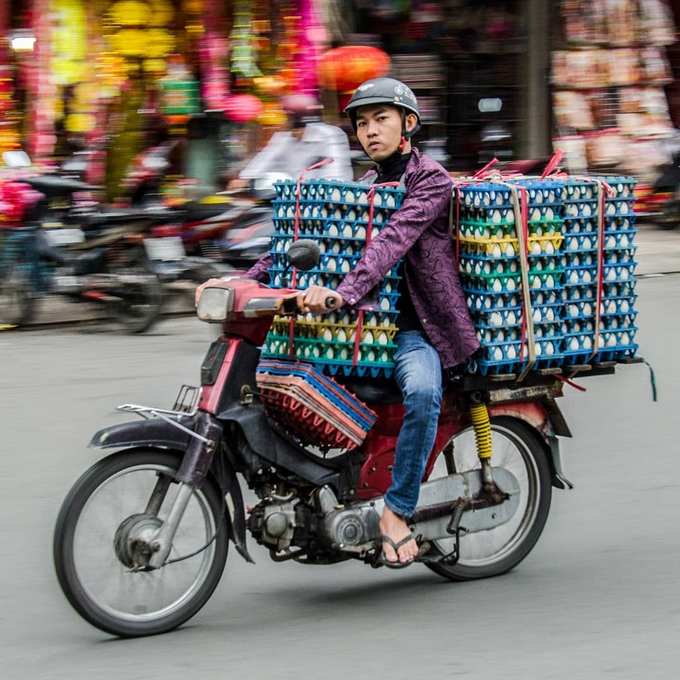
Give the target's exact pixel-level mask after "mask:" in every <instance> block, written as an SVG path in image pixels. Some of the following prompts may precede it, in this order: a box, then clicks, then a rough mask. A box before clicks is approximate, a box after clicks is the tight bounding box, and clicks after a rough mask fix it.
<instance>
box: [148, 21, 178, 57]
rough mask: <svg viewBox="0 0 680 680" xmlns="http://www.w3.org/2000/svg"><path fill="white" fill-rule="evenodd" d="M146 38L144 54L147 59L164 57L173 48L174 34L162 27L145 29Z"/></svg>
mask: <svg viewBox="0 0 680 680" xmlns="http://www.w3.org/2000/svg"><path fill="white" fill-rule="evenodd" d="M146 40H147V45H146V50H145V52H144V55H145V56H146V57H148V58H149V59H158V58H160V57H164V56H166V55H167V54H168V53H169V52H172V51H173V49H174V48H175V36H174V35H172V33H170V31H166V30H165V29H163V28H152V29H150V30H148V31H146Z"/></svg>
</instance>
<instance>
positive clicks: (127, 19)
mask: <svg viewBox="0 0 680 680" xmlns="http://www.w3.org/2000/svg"><path fill="white" fill-rule="evenodd" d="M678 20H680V1H676V0H674V1H673V2H671V1H670V0H588V1H582V0H552V1H545V0H490V1H487V2H484V3H480V2H478V1H476V0H447V1H445V2H421V1H417V0H413V1H408V0H373V1H370V2H369V1H367V0H271V1H269V0H258V1H257V2H248V1H246V0H231V1H229V0H88V1H86V0H3V1H2V2H1V3H0V154H2V158H3V160H4V164H3V165H0V227H5V229H2V228H0V278H2V281H3V285H2V286H0V310H3V309H5V308H6V307H7V306H8V304H9V305H11V304H14V306H15V307H16V306H17V305H19V307H22V306H23V308H21V309H13V310H11V311H9V312H7V311H0V324H2V325H3V327H15V326H20V325H25V323H26V322H27V321H29V320H34V319H35V316H36V311H35V309H34V307H35V305H33V304H32V302H31V301H30V300H29V301H26V299H24V300H23V301H22V300H21V299H18V298H17V295H18V296H19V297H20V296H21V295H22V293H21V292H19V293H16V294H15V289H16V288H17V286H18V287H20V288H21V287H23V288H24V289H26V288H30V291H31V297H32V298H37V297H40V296H44V294H45V293H52V294H57V295H61V296H62V297H63V296H65V295H66V296H70V302H72V301H73V299H74V296H76V297H78V296H79V300H80V301H82V300H83V294H85V299H86V300H87V301H88V302H98V303H102V302H107V301H109V302H110V301H111V299H112V298H111V294H112V293H111V286H110V285H109V287H108V288H106V287H105V286H103V283H102V285H101V286H100V290H94V291H93V290H92V285H90V284H91V283H92V281H87V282H84V281H83V280H82V276H83V275H87V276H89V275H91V274H100V273H102V272H103V273H111V272H112V271H119V270H121V268H123V266H125V267H128V268H130V267H131V266H132V265H134V266H135V267H136V269H135V271H137V272H138V273H139V272H141V271H142V269H145V270H148V272H150V273H152V274H153V275H154V276H155V277H156V278H157V279H158V282H159V283H160V284H162V286H163V288H162V291H156V292H153V291H152V290H151V288H152V287H151V286H148V287H147V288H148V289H147V290H146V292H144V291H142V293H140V296H141V302H139V304H138V305H137V307H138V309H137V312H138V314H137V316H140V315H141V316H143V315H144V312H143V310H142V306H143V305H144V304H146V305H147V307H148V309H147V320H146V321H144V320H141V321H140V320H139V319H138V320H137V321H132V322H131V321H130V320H129V319H128V320H127V326H128V329H130V328H132V329H137V330H139V329H143V330H146V327H147V326H148V325H149V324H148V321H149V319H150V318H151V317H152V316H153V314H154V312H153V309H152V308H157V307H159V305H160V303H161V302H162V303H163V305H164V307H165V309H166V310H167V309H186V301H187V299H188V298H186V296H185V300H184V302H183V303H181V304H180V307H179V308H176V307H173V304H174V302H172V300H171V302H170V303H169V304H167V301H168V292H169V291H170V292H172V291H173V290H174V291H175V292H177V291H180V292H181V290H182V285H183V282H189V283H193V284H195V283H196V282H198V281H202V280H205V278H206V277H208V276H210V275H214V274H220V273H223V272H224V271H230V270H232V269H234V268H236V269H243V268H244V267H248V266H249V265H250V264H252V263H253V262H254V261H255V260H256V259H257V258H258V257H259V256H260V255H261V254H262V253H264V252H265V251H266V250H267V248H268V244H269V241H268V239H269V235H270V234H271V230H272V223H271V214H270V211H269V208H268V202H269V200H270V199H271V197H272V195H273V194H272V183H273V182H274V181H276V179H281V178H283V177H286V176H287V177H296V178H297V177H298V175H299V173H300V171H301V170H303V169H304V168H305V167H307V166H308V165H311V164H312V163H314V162H315V161H318V160H320V159H321V158H323V157H324V156H327V155H328V156H331V157H333V158H334V163H333V164H331V165H330V166H328V167H327V168H326V169H325V170H323V171H318V172H317V174H318V175H319V174H320V175H321V176H324V177H338V178H342V179H351V178H352V177H354V178H358V177H359V176H360V175H361V174H363V172H364V171H365V170H366V169H367V167H368V166H369V159H368V158H367V157H366V156H365V154H364V153H363V151H362V150H361V148H360V147H359V146H358V144H357V142H356V140H355V139H354V138H353V135H352V131H351V129H350V127H349V124H348V121H347V120H346V118H345V117H344V116H343V114H342V110H343V108H344V106H345V104H346V103H347V101H348V100H349V98H350V97H351V95H352V93H353V91H354V89H355V88H356V87H357V86H358V85H359V84H360V83H361V82H362V81H364V80H366V79H368V78H371V77H376V76H382V75H391V76H394V77H396V78H399V79H401V80H403V81H404V82H406V83H407V84H408V85H409V86H411V88H412V89H413V90H414V91H415V93H416V95H417V97H418V101H419V104H420V108H421V111H422V114H423V128H422V130H421V132H420V133H419V135H418V138H417V140H416V141H417V144H418V145H419V146H420V148H421V149H422V150H424V151H426V152H428V153H429V154H430V155H432V156H433V157H435V158H436V159H437V160H438V161H440V162H441V163H442V164H443V165H444V166H445V167H446V168H447V169H448V170H449V172H450V173H451V174H452V176H456V175H465V174H468V173H471V172H474V171H475V170H477V169H478V168H480V167H481V166H483V165H485V164H486V163H488V162H489V161H491V160H493V159H497V160H498V161H500V163H501V166H500V167H501V168H505V169H508V170H511V171H520V172H524V173H525V174H540V172H541V171H542V170H543V168H544V167H545V164H546V162H547V160H548V159H549V158H550V156H551V154H552V153H553V151H554V150H556V149H561V150H562V151H563V152H564V154H565V157H564V160H563V167H564V169H566V170H567V171H569V172H570V173H572V174H576V175H578V174H585V173H596V172H599V173H603V172H604V173H624V174H630V175H633V176H634V177H635V178H636V179H637V181H638V187H637V197H638V205H637V208H638V214H640V215H642V216H643V217H645V218H646V219H647V221H648V222H649V223H651V224H655V225H657V226H660V227H664V228H666V229H673V228H675V227H676V226H677V225H679V224H680V156H679V155H678V151H680V138H679V137H678V135H677V132H676V126H680V82H679V81H678V80H677V76H678V74H680V47H678V45H677V43H676V34H677V25H678V23H677V22H678ZM7 152H9V153H7ZM45 174H48V175H50V176H51V177H52V178H54V177H56V178H59V182H61V183H60V184H59V183H57V184H56V185H55V183H54V181H52V183H51V184H50V186H49V187H46V186H45V183H44V182H42V184H40V185H39V186H38V184H36V182H35V181H33V183H32V185H31V186H32V188H33V189H34V190H36V191H37V193H36V192H33V193H31V192H28V191H27V190H26V184H25V183H24V184H21V183H20V184H19V185H17V183H16V180H17V179H21V178H23V179H24V180H25V179H26V178H27V177H36V176H42V175H45ZM69 181H70V182H71V185H68V182H69ZM64 182H66V184H64ZM73 182H81V184H80V185H78V184H73ZM39 196H42V197H43V199H42V200H39V198H38V197H39ZM27 225H33V226H39V227H40V230H39V232H40V233H38V234H34V235H33V236H31V239H32V240H31V239H29V237H28V236H27V235H24V236H21V237H20V236H19V235H17V234H12V238H8V235H9V234H10V233H11V232H12V229H13V228H15V227H26V226H27ZM93 237H96V238H95V239H94V240H93ZM100 238H103V239H104V241H103V242H102V241H101V240H96V239H100ZM21 239H23V241H22V242H20V241H21ZM133 244H136V247H137V249H136V250H135V249H134V248H132V245H133ZM104 246H105V249H104V251H102V247H104ZM122 246H125V247H124V248H123V247H122ZM123 250H125V253H123V256H122V259H121V252H122V251H123ZM86 251H87V253H89V259H87V258H84V259H81V261H80V263H79V264H78V266H77V267H76V268H75V269H74V259H73V253H74V252H75V253H76V254H78V255H83V253H85V252H86ZM31 253H32V254H33V255H32V257H34V259H35V258H36V257H37V259H40V260H41V262H42V263H43V265H44V266H41V267H39V266H38V264H37V263H36V264H35V266H34V270H35V271H33V272H32V273H30V275H29V274H26V271H25V269H26V268H25V267H24V272H23V276H24V279H26V277H27V276H28V277H29V278H30V279H31V280H30V282H27V281H25V280H24V281H23V282H22V281H18V282H17V279H18V278H21V276H22V272H18V273H16V272H15V273H14V279H11V277H10V276H9V274H8V271H9V266H10V264H11V262H15V261H18V260H22V258H23V260H24V261H25V260H26V259H27V257H28V255H29V254H31ZM97 257H99V258H100V259H99V260H97ZM3 258H4V260H3ZM102 258H103V260H105V262H104V261H103V260H102ZM3 262H4V264H3ZM36 262H37V260H36ZM74 275H75V276H76V277H80V278H79V279H78V280H74V279H73V278H72V277H73V276H74ZM10 282H12V283H13V287H12V286H10V285H9V283H10ZM100 283H101V281H100ZM109 283H110V282H109ZM119 283H120V282H119ZM86 284H87V285H86ZM102 287H103V289H104V290H103V293H102V290H101V288H102ZM173 287H174V288H173ZM186 288H187V289H189V288H190V286H188V284H187V286H186ZM3 294H4V298H3ZM102 295H108V296H109V297H108V298H107V299H104V298H103V297H102ZM23 296H24V298H26V294H25V293H24V294H23ZM114 297H115V296H114ZM170 297H171V298H172V296H170ZM7 298H10V299H9V300H7ZM180 298H181V295H180ZM172 299H173V300H175V301H176V299H177V296H175V298H172ZM159 301H160V302H159ZM182 304H183V305H184V306H183V307H182ZM149 305H150V307H149ZM100 306H101V305H100ZM128 306H130V305H128ZM28 307H33V309H28ZM128 311H129V310H128ZM59 314H61V316H59V318H69V316H68V313H67V312H65V311H61V312H59ZM128 316H129V315H128Z"/></svg>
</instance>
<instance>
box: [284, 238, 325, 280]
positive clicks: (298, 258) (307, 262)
mask: <svg viewBox="0 0 680 680" xmlns="http://www.w3.org/2000/svg"><path fill="white" fill-rule="evenodd" d="M287 255H288V262H290V264H291V265H292V266H293V267H295V268H296V269H299V270H301V271H303V272H308V271H309V270H310V269H314V267H316V266H317V265H318V264H319V260H320V259H321V251H320V250H319V246H318V245H317V244H316V243H315V242H314V241H310V240H309V239H301V240H300V241H293V243H291V244H290V247H289V248H288V253H287Z"/></svg>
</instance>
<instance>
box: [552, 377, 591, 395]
mask: <svg viewBox="0 0 680 680" xmlns="http://www.w3.org/2000/svg"><path fill="white" fill-rule="evenodd" d="M555 377H556V378H558V379H559V380H561V381H562V382H563V383H566V384H567V385H570V386H571V387H573V388H574V389H575V390H578V391H579V392H587V390H586V388H585V387H583V386H582V385H577V384H576V383H575V382H574V381H573V380H570V379H569V378H567V377H566V376H564V375H560V374H559V373H558V374H557V375H556V376H555Z"/></svg>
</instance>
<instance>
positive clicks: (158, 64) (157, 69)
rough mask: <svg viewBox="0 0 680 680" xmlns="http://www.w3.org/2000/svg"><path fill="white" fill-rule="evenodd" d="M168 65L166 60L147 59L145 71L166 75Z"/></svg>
mask: <svg viewBox="0 0 680 680" xmlns="http://www.w3.org/2000/svg"><path fill="white" fill-rule="evenodd" d="M166 69H167V64H166V62H165V59H145V60H144V70H145V71H146V72H147V73H155V74H162V73H165V71H166Z"/></svg>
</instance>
